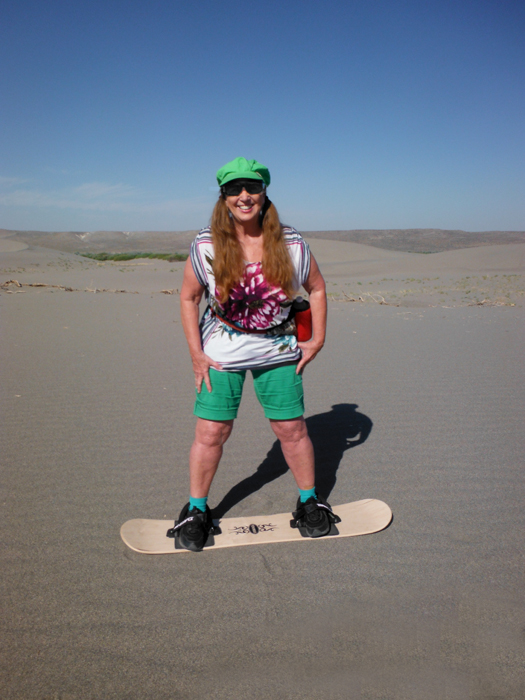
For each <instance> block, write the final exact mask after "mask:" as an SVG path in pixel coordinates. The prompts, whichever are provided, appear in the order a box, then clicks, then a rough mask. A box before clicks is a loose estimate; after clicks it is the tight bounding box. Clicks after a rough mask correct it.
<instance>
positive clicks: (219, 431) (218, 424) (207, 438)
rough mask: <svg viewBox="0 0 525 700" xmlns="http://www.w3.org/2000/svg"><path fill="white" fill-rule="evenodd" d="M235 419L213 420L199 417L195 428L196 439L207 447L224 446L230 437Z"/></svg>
mask: <svg viewBox="0 0 525 700" xmlns="http://www.w3.org/2000/svg"><path fill="white" fill-rule="evenodd" d="M232 429H233V421H224V422H222V421H211V420H204V419H202V418H199V419H198V421H197V427H196V429H195V440H196V442H199V443H200V444H201V445H206V447H222V446H223V445H224V443H225V442H226V440H227V439H228V438H229V437H230V435H231V432H232Z"/></svg>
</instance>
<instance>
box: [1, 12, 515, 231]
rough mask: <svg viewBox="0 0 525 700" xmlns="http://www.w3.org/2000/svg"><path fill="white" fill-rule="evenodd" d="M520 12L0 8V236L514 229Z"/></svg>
mask: <svg viewBox="0 0 525 700" xmlns="http://www.w3.org/2000/svg"><path fill="white" fill-rule="evenodd" d="M524 36H525V3H523V1H522V0H516V1H512V2H510V1H507V0H494V1H492V0H472V1H471V0H459V1H458V0H453V1H449V0H436V1H434V0H426V1H425V0H391V1H389V0H359V1H357V0H355V1H354V0H346V1H345V2H343V1H341V0H335V1H332V2H330V0H328V1H327V2H319V1H317V2H312V1H308V0H301V1H299V0H279V1H274V0H268V1H267V2H264V3H263V2H252V0H244V2H240V1H238V0H229V1H228V2H218V1H216V0H199V2H188V1H187V0H185V1H182V0H147V1H146V0H104V2H99V1H98V0H89V1H87V0H75V2H71V0H64V1H61V0H48V1H47V2H41V0H38V1H27V0H17V1H16V2H15V0H6V2H4V3H3V9H2V23H1V28H0V60H1V65H2V71H1V75H0V92H1V94H2V107H1V112H0V127H1V139H0V227H3V228H9V229H37V230H57V231H61V230H85V231H88V230H101V229H106V230H109V229H115V230H185V229H194V228H200V227H202V226H204V225H206V224H207V222H208V220H209V216H210V213H211V209H212V207H213V203H214V201H215V199H216V197H217V192H216V191H215V190H214V186H215V185H216V182H215V172H216V170H217V169H218V168H219V167H220V166H221V165H223V164H224V163H225V162H226V161H229V160H231V159H232V158H235V157H237V156H239V155H242V156H244V157H246V158H257V159H258V160H260V161H261V162H263V163H264V164H265V165H267V166H268V167H269V169H270V171H271V174H272V184H271V186H270V190H269V194H270V196H271V198H272V200H273V201H274V202H275V204H276V206H277V208H278V210H279V213H280V215H281V219H282V220H283V221H284V222H286V223H288V224H291V225H294V226H296V227H297V228H299V229H300V230H305V231H307V230H327V229H354V228H420V227H421V228H430V227H437V228H447V229H456V228H457V229H464V230H471V231H484V230H494V229H506V230H524V229H525V172H524V171H525V168H524V164H525V128H524V124H525V119H524V115H525V41H524V40H523V37H524Z"/></svg>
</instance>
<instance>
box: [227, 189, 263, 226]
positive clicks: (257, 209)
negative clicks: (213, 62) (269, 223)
mask: <svg viewBox="0 0 525 700" xmlns="http://www.w3.org/2000/svg"><path fill="white" fill-rule="evenodd" d="M224 201H225V202H226V206H227V207H228V209H229V210H230V212H231V215H232V216H233V218H234V220H235V221H236V222H237V223H239V224H241V226H242V225H246V224H253V223H256V222H257V221H258V220H259V214H260V213H261V210H262V208H263V206H264V203H265V201H266V191H265V190H263V191H262V192H260V193H259V194H249V193H248V192H247V191H246V190H245V189H244V188H243V190H242V192H241V193H240V194H238V195H232V196H230V197H225V198H224Z"/></svg>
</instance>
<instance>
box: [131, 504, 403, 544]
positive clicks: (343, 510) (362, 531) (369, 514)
mask: <svg viewBox="0 0 525 700" xmlns="http://www.w3.org/2000/svg"><path fill="white" fill-rule="evenodd" d="M332 510H333V511H334V513H336V515H338V516H339V517H340V518H341V522H340V523H337V524H335V525H332V530H331V531H330V534H329V535H326V536H325V537H317V538H310V537H302V535H301V533H300V532H299V530H297V529H292V528H291V527H290V520H291V517H292V516H291V513H278V514H277V515H259V516H256V515H248V516H242V517H238V518H222V519H221V520H214V521H213V523H214V525H215V526H217V527H218V528H219V530H218V531H217V530H216V532H215V534H214V535H213V536H212V537H210V538H209V540H208V543H207V545H206V547H204V550H203V551H209V550H212V549H221V548H223V547H239V546H243V545H248V544H269V543H272V542H299V541H301V542H321V541H324V540H328V539H335V538H339V537H356V536H357V535H370V534H372V533H373V532H379V531H380V530H384V529H385V527H387V526H388V525H389V524H390V521H391V520H392V511H391V510H390V508H389V507H388V506H387V504H386V503H383V501H377V500H375V499H372V498H367V499H365V500H363V501H354V502H353V503H345V504H344V505H341V506H332ZM171 527H173V520H142V519H138V520H128V521H127V522H126V523H124V525H123V526H122V527H121V529H120V536H121V537H122V539H123V540H124V543H125V544H126V545H127V546H128V547H129V548H130V549H133V550H134V551H135V552H140V553H141V554H178V553H180V552H187V550H186V549H175V541H174V540H173V539H171V538H169V537H168V536H167V535H166V533H167V531H168V529H169V528H171Z"/></svg>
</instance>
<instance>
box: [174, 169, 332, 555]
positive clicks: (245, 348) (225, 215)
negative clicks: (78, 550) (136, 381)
mask: <svg viewBox="0 0 525 700" xmlns="http://www.w3.org/2000/svg"><path fill="white" fill-rule="evenodd" d="M217 181H218V183H219V186H220V196H219V200H218V202H217V204H216V205H215V208H214V211H213V214H212V219H211V226H210V227H209V228H205V229H203V230H202V231H201V232H200V233H199V235H198V236H197V238H196V239H195V241H194V243H193V244H192V248H191V255H190V257H189V259H188V261H187V263H186V267H185V270H184V281H183V285H182V290H181V314H182V324H183V328H184V332H185V334H186V339H187V341H188V346H189V350H190V355H191V359H192V362H193V371H194V373H195V385H196V403H195V411H194V413H195V415H196V416H197V426H196V430H195V441H194V443H193V446H192V448H191V451H190V501H189V503H187V504H186V505H185V506H184V508H183V509H182V511H181V514H180V516H179V519H178V520H177V521H176V522H175V527H174V528H173V530H172V531H171V532H172V535H173V536H175V537H176V538H177V540H178V544H177V546H179V547H184V548H186V549H190V550H192V551H200V550H202V548H203V547H204V545H205V543H206V540H207V538H208V535H209V533H210V531H212V529H213V523H212V519H211V513H210V510H209V508H208V505H207V497H208V492H209V489H210V486H211V482H212V480H213V477H214V475H215V472H216V471H217V467H218V465H219V461H220V459H221V456H222V448H223V445H224V443H225V442H226V440H227V439H228V437H229V436H230V434H231V431H232V427H233V421H234V419H235V418H236V416H237V409H238V407H239V403H240V400H241V394H242V386H243V383H244V378H245V375H246V370H247V369H250V370H251V371H252V374H253V377H254V386H255V391H256V394H257V397H258V399H259V401H260V403H261V404H262V406H263V408H264V413H265V416H266V417H267V418H269V420H270V425H271V427H272V429H273V431H274V433H275V435H276V436H277V438H278V439H279V440H280V442H281V447H282V451H283V454H284V457H285V459H286V462H287V464H288V466H289V467H290V469H291V471H292V474H293V476H294V477H295V480H296V483H297V486H298V488H299V501H298V503H297V512H295V513H294V514H293V515H294V519H295V520H294V524H295V526H297V527H299V528H300V530H301V534H303V535H305V536H309V537H320V536H322V535H326V534H328V532H329V531H330V522H331V521H333V519H334V516H333V515H332V513H331V510H330V507H329V505H328V504H326V503H325V502H324V501H322V500H321V499H320V498H319V497H318V495H317V493H316V491H315V483H314V452H313V447H312V443H311V441H310V438H309V437H308V432H307V429H306V424H305V421H304V417H303V413H304V404H303V388H302V376H301V372H302V370H303V369H304V367H305V366H306V365H307V364H308V363H309V362H311V361H312V360H313V359H314V357H315V356H316V355H317V353H318V352H319V351H320V350H321V348H322V347H323V344H324V341H325V330H326V290H325V283H324V280H323V277H322V275H321V273H320V271H319V268H318V266H317V263H316V262H315V260H314V258H313V256H311V255H310V251H309V248H308V245H307V244H306V243H305V241H304V240H303V239H302V237H301V236H300V235H299V234H298V233H297V231H295V230H294V229H292V228H287V227H283V226H282V225H281V223H280V221H279V216H278V214H277V210H276V209H275V207H274V205H273V204H272V203H271V202H270V200H269V199H268V197H267V195H266V187H267V186H268V185H269V184H270V173H269V171H268V169H267V168H266V167H265V166H264V165H261V163H258V162H257V161H255V160H246V159H245V158H236V159H235V160H233V161H231V162H230V163H227V164H226V165H225V166H224V167H222V168H221V169H220V170H219V171H218V172H217ZM301 286H303V287H304V288H305V289H306V291H307V292H308V293H309V295H310V304H311V311H312V324H313V337H312V339H311V340H309V341H307V342H298V341H297V339H296V337H295V336H294V335H293V324H292V323H291V321H290V320H289V317H290V316H291V315H290V311H291V307H292V302H293V298H294V296H295V294H296V293H297V291H298V290H299V289H300V287H301ZM203 294H205V295H206V301H207V302H208V306H207V308H206V311H205V312H204V315H203V317H202V319H201V321H200V324H199V302H200V301H201V299H202V295H203Z"/></svg>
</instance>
